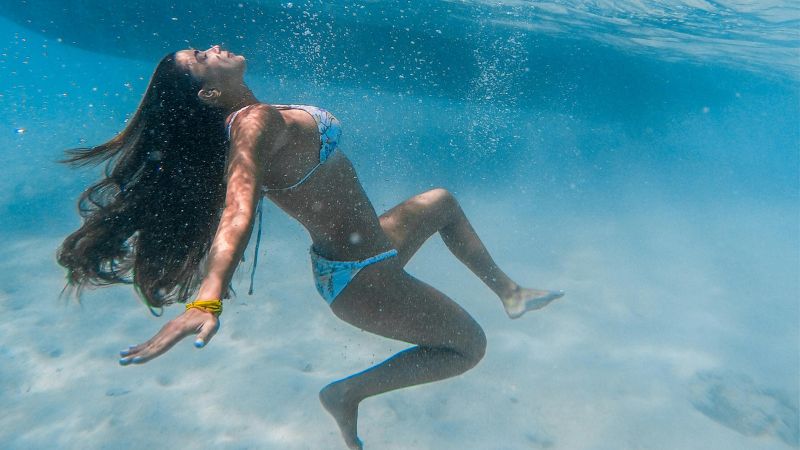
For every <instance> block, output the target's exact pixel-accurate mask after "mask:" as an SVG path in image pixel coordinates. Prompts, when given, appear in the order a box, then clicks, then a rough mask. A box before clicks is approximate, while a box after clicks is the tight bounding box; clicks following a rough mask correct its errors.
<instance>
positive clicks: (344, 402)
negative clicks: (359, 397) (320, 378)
mask: <svg viewBox="0 0 800 450" xmlns="http://www.w3.org/2000/svg"><path fill="white" fill-rule="evenodd" d="M343 384H344V383H342V382H341V381H337V382H333V383H331V384H329V385H327V386H325V387H324V388H322V390H321V391H319V401H320V402H321V403H322V406H323V407H324V408H325V410H326V411H328V413H330V415H331V416H333V418H334V419H335V420H336V424H337V425H339V431H341V432H342V437H343V438H344V442H345V444H347V448H349V449H350V450H363V448H364V444H363V443H362V442H361V439H359V438H358V434H357V430H356V426H357V421H358V402H354V401H351V400H349V399H347V398H346V397H347V396H346V395H345V388H344V386H343Z"/></svg>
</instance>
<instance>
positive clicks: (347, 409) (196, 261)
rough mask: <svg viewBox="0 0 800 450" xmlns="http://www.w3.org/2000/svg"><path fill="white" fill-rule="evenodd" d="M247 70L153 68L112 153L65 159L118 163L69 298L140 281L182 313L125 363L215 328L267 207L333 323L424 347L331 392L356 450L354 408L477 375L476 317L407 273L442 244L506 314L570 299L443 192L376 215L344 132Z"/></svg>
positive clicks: (91, 223)
mask: <svg viewBox="0 0 800 450" xmlns="http://www.w3.org/2000/svg"><path fill="white" fill-rule="evenodd" d="M245 66H246V63H245V58H244V57H243V56H241V55H235V54H233V53H231V52H228V51H224V50H221V49H220V47H219V46H213V47H211V48H210V49H208V50H206V51H198V50H182V51H179V52H176V53H173V54H170V55H167V56H166V57H164V58H163V59H162V60H161V62H160V63H159V64H158V66H157V68H156V70H155V72H154V74H153V77H152V79H151V81H150V84H149V85H148V87H147V90H146V92H145V94H144V98H143V99H142V102H141V104H140V105H139V108H138V110H137V111H136V112H135V114H134V115H133V117H132V118H131V119H130V120H129V122H128V123H127V126H126V127H125V129H124V130H123V131H122V132H121V133H120V134H119V135H117V136H116V137H114V138H113V139H112V140H110V141H109V142H107V143H105V144H102V145H100V146H97V147H93V148H85V149H75V150H71V151H69V157H68V158H67V160H66V161H65V162H67V163H70V164H72V165H76V166H80V165H86V164H98V163H100V162H103V161H108V165H107V169H106V173H105V177H104V178H102V179H101V180H100V181H98V182H97V183H95V184H93V185H92V186H90V187H89V188H88V189H87V190H86V191H85V192H84V193H83V194H82V195H81V197H80V201H79V209H80V212H81V215H82V216H83V218H84V221H83V224H82V226H81V227H80V228H79V229H78V230H77V231H75V232H74V233H73V234H71V235H70V236H69V237H67V238H66V239H65V240H64V242H63V244H62V245H61V247H60V248H59V251H58V261H59V263H60V264H61V265H62V266H64V267H65V268H66V269H67V279H68V284H69V286H71V287H73V288H76V289H77V290H78V292H80V291H81V289H83V288H85V287H88V286H101V285H109V284H114V283H132V284H133V285H134V287H135V288H136V289H137V291H138V293H139V295H140V296H141V297H142V298H143V299H144V300H145V301H146V302H147V304H148V306H149V307H150V308H151V309H152V308H159V307H162V306H166V305H169V304H171V303H175V302H181V303H184V302H187V301H188V300H189V299H190V297H193V298H194V299H196V300H195V301H193V302H189V303H187V304H186V310H185V311H184V312H183V314H181V315H180V316H178V317H177V318H175V319H173V320H171V321H169V323H167V324H166V325H165V326H164V327H163V328H162V329H161V330H160V331H159V332H158V333H157V334H156V335H155V336H153V338H151V339H150V340H148V341H147V342H144V343H143V344H140V345H136V346H132V347H131V348H129V349H128V350H125V351H123V352H122V353H121V355H122V358H121V359H120V364H122V365H128V364H142V363H145V362H147V361H150V360H151V359H153V358H155V357H157V356H159V355H161V354H163V353H164V352H166V351H167V350H169V349H170V348H171V347H172V346H173V345H175V344H176V343H177V342H178V341H180V340H181V339H183V338H184V337H186V336H188V335H191V334H196V335H197V337H196V341H195V345H196V346H197V347H203V346H204V345H206V344H207V343H208V342H209V340H211V338H212V337H213V336H214V334H215V333H216V331H217V329H218V327H219V318H218V317H219V314H220V313H221V312H222V301H223V300H224V299H226V298H229V286H230V282H231V278H232V276H233V273H234V271H235V269H236V267H237V265H238V263H239V262H240V261H241V260H242V254H243V252H244V250H245V247H246V246H247V244H248V241H249V239H250V234H251V232H252V229H253V223H254V218H255V215H256V213H257V211H258V205H259V201H260V199H261V198H262V197H263V196H266V197H267V198H269V199H270V200H271V201H273V202H275V203H276V204H277V205H278V206H279V207H280V208H282V209H283V210H284V211H286V213H288V214H289V215H291V216H292V217H294V218H295V219H297V220H298V221H299V222H300V223H301V224H302V225H303V226H304V227H305V228H306V229H307V230H308V232H309V234H310V235H311V238H312V240H313V245H312V247H311V259H312V268H313V273H314V275H315V278H316V284H317V289H318V291H319V292H320V294H321V295H322V297H323V298H324V299H325V300H326V302H327V303H328V304H329V305H330V308H331V310H332V311H333V313H334V314H335V315H336V316H337V317H339V318H340V319H342V320H344V321H345V322H347V323H349V324H351V325H353V326H356V327H358V328H361V329H363V330H366V331H369V332H372V333H375V334H378V335H381V336H385V337H388V338H391V339H397V340H401V341H405V342H409V343H411V344H415V346H414V347H411V348H409V349H407V350H405V351H402V352H400V353H398V354H396V355H394V356H393V357H391V358H389V359H388V360H386V361H384V362H382V363H380V364H378V365H376V366H374V367H371V368H369V369H367V370H365V371H363V372H360V373H357V374H354V375H352V376H350V377H347V378H345V379H342V380H338V381H335V382H333V383H331V384H329V385H328V386H326V387H324V388H323V389H322V390H321V391H320V395H319V397H320V401H321V402H322V405H323V406H324V407H325V409H326V410H327V411H328V412H329V413H330V414H331V415H332V416H333V418H334V419H335V420H336V423H337V424H338V426H339V428H340V430H341V433H342V436H343V437H344V440H345V442H346V444H347V446H348V447H349V448H351V449H360V448H362V444H361V441H360V440H359V438H358V436H357V432H356V421H357V416H358V405H359V403H360V402H361V401H362V400H364V399H365V398H368V397H371V396H374V395H378V394H381V393H384V392H388V391H392V390H395V389H400V388H404V387H408V386H414V385H418V384H422V383H428V382H432V381H436V380H441V379H445V378H449V377H452V376H455V375H458V374H460V373H463V372H465V371H466V370H468V369H470V368H472V367H474V366H475V365H476V364H477V363H478V361H480V359H481V358H482V357H483V354H484V351H485V347H486V337H485V335H484V333H483V330H482V329H481V327H480V326H479V325H478V324H477V323H476V322H475V320H473V318H472V317H470V315H469V314H468V313H467V312H466V311H465V310H463V309H462V308H461V307H460V306H458V305H457V304H456V303H455V302H453V301H452V300H450V299H449V298H448V297H447V296H445V295H444V294H442V293H441V292H439V291H437V290H436V289H434V288H433V287H431V286H429V285H427V284H425V283H423V282H422V281H420V280H418V279H416V278H414V277H412V276H411V275H409V274H408V273H406V271H405V270H403V267H404V266H405V264H406V263H407V262H408V261H409V259H410V258H411V257H412V255H414V253H415V252H416V251H417V250H418V249H419V248H420V246H421V245H422V244H423V243H424V242H425V241H426V240H427V239H428V238H429V237H430V236H431V235H433V234H434V233H436V232H438V233H439V234H440V235H441V237H442V239H443V240H444V242H445V243H446V245H447V247H448V248H449V249H450V250H451V251H452V252H453V254H454V255H455V256H456V257H457V258H458V259H459V260H460V261H462V262H463V263H464V264H465V265H466V266H467V267H468V268H469V269H470V270H471V271H472V272H474V273H475V275H477V276H478V277H480V279H481V280H482V281H483V282H484V283H485V284H486V285H487V286H488V287H489V288H490V289H492V291H494V292H495V293H496V294H497V296H498V297H499V298H500V300H501V302H502V304H503V306H504V308H505V310H506V313H507V314H508V315H509V317H511V318H517V317H520V316H521V315H522V314H524V313H525V312H526V311H530V310H535V309H539V308H542V307H544V306H546V305H547V304H548V303H550V302H551V301H553V300H555V299H556V298H559V297H561V296H562V295H563V292H562V291H541V290H535V289H526V288H522V287H520V286H519V285H518V284H516V283H515V282H514V281H512V280H511V279H510V278H509V277H508V276H507V275H506V274H505V273H504V272H503V271H502V270H500V268H498V267H497V265H496V264H495V263H494V261H493V260H492V258H491V256H490V255H489V253H488V252H487V250H486V248H485V247H484V246H483V244H482V243H481V241H480V239H479V238H478V236H477V235H476V233H475V231H474V230H473V228H472V226H471V225H470V223H469V221H468V220H467V218H466V217H465V216H464V213H463V212H462V210H461V208H460V207H459V205H458V203H457V201H456V200H455V199H454V198H453V196H452V195H451V194H449V193H448V192H447V191H446V190H444V189H434V190H431V191H428V192H425V193H422V194H419V195H417V196H415V197H412V198H410V199H408V200H406V201H405V202H403V203H400V204H399V205H397V206H395V207H394V208H392V209H391V210H390V211H388V212H386V213H385V214H383V215H382V216H380V217H378V216H377V214H376V212H375V210H374V208H373V206H372V204H371V203H370V200H369V199H368V198H367V196H366V194H365V193H364V190H363V189H362V187H361V184H360V183H359V181H358V178H357V177H356V174H355V171H354V169H353V166H352V164H351V163H350V161H349V160H348V159H347V157H346V156H345V155H344V154H343V153H342V152H341V151H340V150H339V149H338V148H337V142H338V139H339V134H340V125H339V122H338V121H337V120H336V118H335V117H333V116H332V115H331V114H330V113H329V112H327V111H325V110H323V109H320V108H317V107H312V106H305V105H270V104H265V103H260V102H259V101H258V100H257V99H256V97H255V96H254V95H253V93H252V92H251V91H250V89H249V88H248V87H247V86H246V85H245V82H244V71H245Z"/></svg>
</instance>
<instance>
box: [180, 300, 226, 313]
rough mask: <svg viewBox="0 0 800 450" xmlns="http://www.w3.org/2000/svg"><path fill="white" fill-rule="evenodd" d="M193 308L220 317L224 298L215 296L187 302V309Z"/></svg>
mask: <svg viewBox="0 0 800 450" xmlns="http://www.w3.org/2000/svg"><path fill="white" fill-rule="evenodd" d="M192 308H196V309H199V310H201V311H205V312H210V313H211V314H213V315H215V316H217V317H219V315H220V314H222V300H220V299H218V298H213V299H211V300H195V301H193V302H191V303H187V304H186V310H187V311H188V310H190V309H192Z"/></svg>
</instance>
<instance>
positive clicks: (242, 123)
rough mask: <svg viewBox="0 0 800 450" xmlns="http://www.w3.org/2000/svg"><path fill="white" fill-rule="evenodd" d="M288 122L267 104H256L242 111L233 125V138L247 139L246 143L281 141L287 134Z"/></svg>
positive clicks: (234, 139)
mask: <svg viewBox="0 0 800 450" xmlns="http://www.w3.org/2000/svg"><path fill="white" fill-rule="evenodd" d="M285 131H286V122H285V121H284V120H283V117H282V115H281V113H280V111H278V110H277V109H276V108H274V107H272V106H271V105H269V104H266V103H255V104H252V105H250V106H248V107H246V108H244V109H242V110H241V111H240V112H239V113H238V114H237V117H236V118H235V121H234V123H232V124H231V137H232V138H233V139H232V140H233V141H236V140H237V139H236V136H240V137H242V138H245V140H246V141H251V142H253V143H255V142H261V141H264V140H266V141H271V142H272V143H273V144H274V143H275V142H276V141H281V139H280V137H281V136H282V135H284V134H285Z"/></svg>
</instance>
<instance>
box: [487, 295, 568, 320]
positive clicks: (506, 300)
mask: <svg viewBox="0 0 800 450" xmlns="http://www.w3.org/2000/svg"><path fill="white" fill-rule="evenodd" d="M563 296H564V291H540V290H537V289H526V288H522V287H517V288H516V289H515V290H514V291H513V292H512V293H511V295H509V296H507V297H501V298H500V300H502V301H503V307H505V309H506V314H508V317H510V318H512V319H517V318H519V317H521V316H522V315H523V314H525V313H526V312H528V311H535V310H537V309H542V308H544V307H545V306H547V305H549V304H550V302H552V301H553V300H555V299H558V298H561V297H563Z"/></svg>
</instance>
